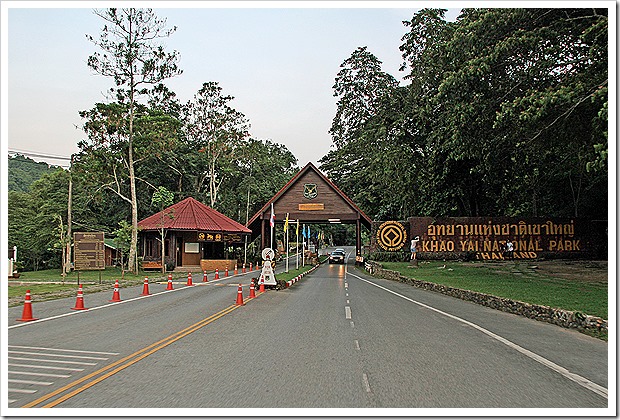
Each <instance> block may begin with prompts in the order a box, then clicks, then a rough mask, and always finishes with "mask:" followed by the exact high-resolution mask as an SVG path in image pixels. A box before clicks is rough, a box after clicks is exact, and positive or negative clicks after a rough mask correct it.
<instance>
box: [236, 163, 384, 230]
mask: <svg viewBox="0 0 620 420" xmlns="http://www.w3.org/2000/svg"><path fill="white" fill-rule="evenodd" d="M315 193H316V194H315ZM272 203H273V205H274V213H275V215H276V216H275V220H276V222H283V221H284V219H285V218H286V213H288V214H289V220H299V221H300V222H303V223H329V221H330V219H331V220H332V221H336V220H338V221H339V222H340V223H357V221H358V220H359V222H360V223H361V224H362V225H364V226H366V228H368V229H370V227H371V225H372V220H371V219H370V218H369V217H368V216H367V215H366V214H365V213H364V212H363V211H362V210H361V209H360V208H359V207H358V206H357V205H356V204H355V203H354V202H353V201H352V200H351V199H350V198H349V197H347V195H346V194H345V193H343V192H342V191H341V190H340V189H339V188H338V187H337V186H336V185H335V184H334V183H333V182H332V181H330V180H329V179H328V178H327V177H326V176H325V175H324V174H323V173H322V172H321V171H319V170H318V169H317V167H316V166H314V165H313V164H312V163H311V162H309V163H308V164H307V165H306V166H305V167H304V168H303V169H301V170H300V171H299V172H298V173H297V174H296V175H295V176H294V177H293V178H291V180H290V181H289V182H287V183H286V185H284V186H283V187H282V188H281V189H280V191H278V192H277V193H276V194H275V195H274V196H273V197H272V198H271V199H270V200H269V201H267V203H265V205H264V206H263V207H262V208H261V209H260V210H259V211H258V212H256V214H254V216H252V218H251V219H250V220H249V221H248V223H247V225H246V226H247V227H249V228H250V229H251V230H252V232H253V234H252V237H256V236H258V235H259V234H260V230H261V221H262V220H269V218H270V216H271V204H272Z"/></svg>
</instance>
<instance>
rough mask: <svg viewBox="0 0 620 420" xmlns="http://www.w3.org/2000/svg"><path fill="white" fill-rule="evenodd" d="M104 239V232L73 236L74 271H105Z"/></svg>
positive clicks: (79, 233) (75, 234)
mask: <svg viewBox="0 0 620 420" xmlns="http://www.w3.org/2000/svg"><path fill="white" fill-rule="evenodd" d="M103 239H104V234H103V232H75V233H74V234H73V243H74V248H75V253H74V254H75V255H74V269H75V270H76V271H80V270H104V269H105V244H104V242H103Z"/></svg>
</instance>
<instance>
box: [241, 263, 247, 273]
mask: <svg viewBox="0 0 620 420" xmlns="http://www.w3.org/2000/svg"><path fill="white" fill-rule="evenodd" d="M241 272H242V273H245V272H246V271H245V263H243V267H241Z"/></svg>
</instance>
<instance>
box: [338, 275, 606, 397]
mask: <svg viewBox="0 0 620 420" xmlns="http://www.w3.org/2000/svg"><path fill="white" fill-rule="evenodd" d="M349 274H351V275H352V276H354V277H356V278H358V279H360V280H362V281H364V282H366V283H368V284H371V285H373V286H375V287H378V288H379V289H383V290H385V291H386V292H389V293H392V294H393V295H396V296H398V297H401V298H403V299H405V300H408V301H410V302H412V303H415V304H416V305H419V306H422V307H423V308H426V309H430V310H431V311H434V312H437V313H439V314H442V315H444V316H447V317H448V318H452V319H454V320H456V321H459V322H462V323H463V324H466V325H469V326H470V327H472V328H475V329H477V330H478V331H480V332H482V333H483V334H486V335H488V336H489V337H491V338H493V339H495V340H497V341H499V342H500V343H503V344H505V345H507V346H508V347H510V348H512V349H514V350H516V351H518V352H519V353H521V354H523V355H525V356H527V357H529V358H530V359H532V360H534V361H536V362H538V363H540V364H542V365H543V366H546V367H548V368H549V369H551V370H553V371H555V372H557V373H559V374H560V375H562V376H564V377H565V378H567V379H570V380H571V381H573V382H575V383H577V384H578V385H580V386H582V387H584V388H586V389H588V390H590V391H592V392H594V393H595V394H598V395H600V396H602V397H605V398H609V397H608V390H607V388H605V387H603V386H601V385H598V384H596V383H594V382H592V381H590V380H589V379H586V378H584V377H583V376H579V375H577V374H575V373H572V372H570V371H569V370H568V369H566V368H563V367H562V366H560V365H557V364H555V363H553V362H552V361H551V360H548V359H545V358H544V357H542V356H540V355H538V354H536V353H534V352H532V351H530V350H527V349H525V348H523V347H521V346H519V345H518V344H515V343H513V342H512V341H510V340H507V339H506V338H504V337H501V336H499V335H497V334H495V333H492V332H491V331H489V330H487V329H485V328H482V327H481V326H480V325H477V324H474V323H473V322H470V321H467V320H464V319H463V318H459V317H458V316H455V315H452V314H449V313H447V312H444V311H441V310H439V309H437V308H433V307H432V306H429V305H426V304H424V303H422V302H418V301H416V300H413V299H411V298H408V297H407V296H403V295H401V294H400V293H396V292H394V291H392V290H390V289H388V288H386V287H383V286H380V285H378V284H376V283H373V282H371V281H369V280H366V279H363V278H362V277H360V276H358V275H356V274H353V273H349Z"/></svg>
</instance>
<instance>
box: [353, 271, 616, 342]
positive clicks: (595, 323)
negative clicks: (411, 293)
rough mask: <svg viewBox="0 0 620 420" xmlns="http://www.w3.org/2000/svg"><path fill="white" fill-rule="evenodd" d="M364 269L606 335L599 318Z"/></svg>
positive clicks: (452, 294) (605, 329)
mask: <svg viewBox="0 0 620 420" xmlns="http://www.w3.org/2000/svg"><path fill="white" fill-rule="evenodd" d="M365 268H366V271H368V272H370V273H371V274H373V275H375V276H378V277H381V278H384V279H388V280H394V281H399V282H401V283H407V284H410V285H412V286H414V287H417V288H420V289H425V290H430V291H433V292H439V293H443V294H444V295H449V296H453V297H456V298H459V299H462V300H467V301H470V302H474V303H477V304H479V305H484V306H488V307H489V308H493V309H497V310H500V311H504V312H509V313H512V314H516V315H521V316H524V317H527V318H531V319H535V320H537V321H544V322H548V323H551V324H555V325H559V326H562V327H566V328H575V329H577V330H581V331H584V330H590V331H592V330H594V331H603V332H607V321H606V320H604V319H602V318H599V317H595V316H590V315H586V314H582V313H580V312H573V311H566V310H563V309H556V308H551V307H548V306H542V305H534V304H530V303H525V302H519V301H516V300H511V299H506V298H501V297H497V296H493V295H487V294H485V293H479V292H472V291H470V290H463V289H457V288H455V287H450V286H444V285H441V284H435V283H430V282H426V281H421V280H416V279H412V278H408V277H405V276H401V275H400V273H399V272H398V271H393V270H386V269H384V268H383V266H382V265H381V264H379V263H378V262H375V261H367V262H366V264H365Z"/></svg>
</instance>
